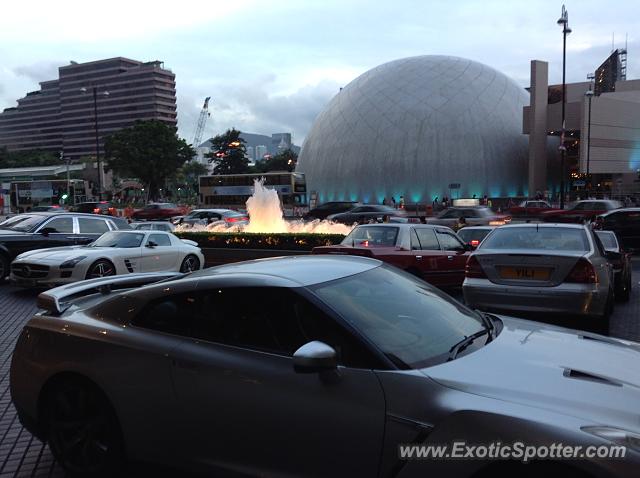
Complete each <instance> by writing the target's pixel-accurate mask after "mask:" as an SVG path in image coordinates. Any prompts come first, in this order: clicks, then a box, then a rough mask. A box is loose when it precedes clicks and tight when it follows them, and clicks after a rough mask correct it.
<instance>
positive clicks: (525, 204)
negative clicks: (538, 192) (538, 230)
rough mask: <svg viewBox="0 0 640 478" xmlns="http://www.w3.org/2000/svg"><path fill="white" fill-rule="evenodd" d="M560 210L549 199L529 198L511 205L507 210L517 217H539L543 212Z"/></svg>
mask: <svg viewBox="0 0 640 478" xmlns="http://www.w3.org/2000/svg"><path fill="white" fill-rule="evenodd" d="M558 210H559V209H557V208H554V207H552V206H551V204H549V203H548V202H547V201H541V200H538V199H527V200H526V201H522V202H521V203H520V205H518V206H514V207H510V208H509V209H507V210H506V212H507V213H509V214H511V215H512V216H515V217H532V216H533V217H537V216H539V215H540V214H542V213H543V212H547V211H558Z"/></svg>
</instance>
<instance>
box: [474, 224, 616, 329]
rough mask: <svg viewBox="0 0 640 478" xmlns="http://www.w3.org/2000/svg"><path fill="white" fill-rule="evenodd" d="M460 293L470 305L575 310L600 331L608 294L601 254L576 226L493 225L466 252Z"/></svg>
mask: <svg viewBox="0 0 640 478" xmlns="http://www.w3.org/2000/svg"><path fill="white" fill-rule="evenodd" d="M462 291H463V293H464V299H465V302H466V303H467V305H469V306H470V307H473V308H479V309H482V310H499V311H519V312H545V313H548V312H561V313H568V314H577V315H581V316H589V317H593V318H595V320H596V323H595V325H596V326H599V328H601V329H606V330H608V325H609V315H610V312H611V310H612V307H613V294H614V292H613V281H612V267H611V264H610V262H609V260H608V257H607V252H606V251H605V250H604V248H603V246H602V243H601V242H600V240H599V239H598V238H597V237H595V235H594V234H593V231H592V230H591V229H590V228H589V227H587V226H583V225H578V224H517V225H508V226H503V227H500V228H497V229H495V230H494V231H493V232H491V233H490V234H489V235H488V236H487V237H486V238H485V239H484V241H482V242H481V243H480V246H479V247H478V249H477V250H476V251H475V252H474V253H473V254H471V255H470V256H469V259H468V261H467V267H466V271H465V280H464V283H463V285H462ZM589 325H593V324H589Z"/></svg>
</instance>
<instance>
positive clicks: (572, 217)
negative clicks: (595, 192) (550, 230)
mask: <svg viewBox="0 0 640 478" xmlns="http://www.w3.org/2000/svg"><path fill="white" fill-rule="evenodd" d="M621 207H622V204H620V202H618V201H612V200H610V199H586V200H584V201H578V202H577V203H575V204H574V205H573V206H572V207H570V208H569V209H557V210H555V211H547V212H543V213H542V214H541V215H540V218H541V219H542V220H543V221H544V222H583V221H586V220H590V219H593V218H594V217H595V216H599V215H600V214H603V213H605V212H607V211H612V210H614V209H619V208H621Z"/></svg>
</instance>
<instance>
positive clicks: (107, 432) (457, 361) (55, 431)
mask: <svg viewBox="0 0 640 478" xmlns="http://www.w3.org/2000/svg"><path fill="white" fill-rule="evenodd" d="M161 279H164V280H163V281H161V282H156V283H154V281H159V280H161ZM39 304H40V306H41V308H42V309H44V310H43V311H42V312H40V313H38V314H36V315H35V317H33V319H31V320H30V321H29V322H28V323H27V325H26V327H25V328H24V330H23V331H22V333H21V335H20V337H19V339H18V341H17V344H16V348H15V351H14V353H13V361H12V364H11V396H12V399H13V402H14V404H15V406H16V409H17V410H18V414H19V417H20V420H21V421H22V423H23V424H25V426H26V427H27V428H28V429H29V430H31V431H32V432H34V433H35V434H36V435H37V436H38V437H40V438H42V439H43V440H47V441H48V442H49V444H50V447H51V449H52V451H53V453H54V455H55V457H56V459H57V460H58V461H59V462H60V463H61V464H62V465H63V466H64V467H65V468H66V469H67V470H70V471H72V472H73V473H74V474H77V475H80V474H83V473H88V472H100V473H101V474H103V475H105V476H119V475H118V468H119V467H120V466H121V465H122V462H123V460H124V458H125V457H127V458H129V459H132V460H136V461H148V462H154V463H163V464H168V465H173V466H180V467H184V468H190V469H195V470H208V471H209V475H208V476H213V473H215V471H217V470H221V469H222V470H226V471H232V472H235V473H236V474H241V475H243V476H245V475H250V476H273V477H275V476H281V477H284V476H287V477H303V476H317V477H321V476H322V477H328V476H331V477H342V476H344V477H350V478H351V477H376V476H380V477H382V476H398V477H400V478H402V477H420V478H422V477H427V476H433V477H440V476H450V477H472V476H473V477H478V476H502V475H504V474H505V473H509V476H520V477H522V476H526V477H531V476H539V475H537V474H538V473H540V472H541V471H542V469H543V468H544V471H545V473H546V474H545V475H542V476H554V475H559V476H564V477H568V476H585V475H583V474H587V475H588V476H590V477H603V478H604V477H613V476H622V477H624V476H629V477H631V476H637V471H638V469H639V467H640V423H638V403H639V402H640V372H639V370H638V366H637V364H638V363H640V345H639V344H636V343H632V342H626V341H621V340H615V339H610V338H608V337H602V336H599V335H595V334H586V333H580V334H578V333H576V332H575V331H572V330H568V329H562V328H557V327H551V326H542V325H541V324H538V323H534V322H527V321H523V320H518V319H513V318H509V317H501V316H496V315H489V314H481V313H478V312H474V311H472V310H470V309H468V308H466V307H465V306H464V305H462V304H460V303H458V302H456V301H455V300H453V299H452V298H450V297H449V296H447V295H445V294H443V293H441V292H439V291H438V290H437V289H435V288H433V287H432V286H430V285H428V284H426V283H425V282H423V281H421V280H419V279H417V278H415V277H414V276H412V275H409V274H406V273H404V272H402V271H400V270H398V269H396V268H394V267H392V266H388V265H385V264H383V263H382V262H380V261H377V260H374V259H367V258H362V257H353V256H341V257H334V256H307V257H288V258H274V259H268V260H258V261H250V262H244V263H236V264H229V265H225V266H221V267H215V268H211V269H206V270H203V271H198V272H194V273H191V274H187V275H175V274H173V275H172V274H171V273H156V274H152V275H143V274H140V275H135V274H133V275H128V276H122V277H111V278H102V279H96V280H93V281H85V282H81V283H78V284H73V285H69V286H65V287H63V288H58V289H52V290H50V291H47V292H45V293H43V294H41V295H40V297H39ZM586 338H588V339H589V340H585V339H586ZM523 377H524V378H526V379H523ZM558 397H561V399H559V398H558ZM461 441H463V442H466V443H467V444H469V445H471V444H474V445H484V446H485V447H489V446H491V444H493V446H494V447H495V445H496V443H498V442H499V443H501V444H503V445H510V444H513V445H514V446H515V444H517V443H520V444H521V445H522V444H523V443H524V444H527V446H529V445H530V446H533V447H540V446H547V447H550V446H552V444H557V443H563V444H564V445H567V446H569V445H575V446H579V447H583V449H586V448H587V447H588V446H592V445H602V446H606V445H613V444H617V445H624V446H626V455H625V457H624V458H623V459H617V460H614V459H603V458H598V457H597V456H598V455H595V454H594V455H589V456H585V457H584V458H582V459H580V460H572V461H564V462H561V463H557V462H555V461H543V462H538V463H530V464H526V465H523V464H522V461H521V460H515V461H513V460H512V461H509V460H507V461H506V462H505V461H499V460H497V459H496V458H495V457H494V458H493V459H488V457H487V456H486V455H484V459H480V458H482V457H481V456H480V455H479V456H478V457H477V458H478V459H466V460H443V459H410V458H409V457H408V456H407V455H406V454H405V455H404V456H402V455H403V452H402V451H401V450H402V447H403V446H404V445H407V444H416V445H424V446H425V447H427V446H430V445H434V446H444V447H449V452H453V448H452V447H454V446H455V447H459V445H460V443H461ZM454 444H456V445H454ZM547 449H548V448H547ZM605 451H606V450H605ZM420 453H422V452H420ZM440 456H443V455H440ZM618 456H619V455H618ZM501 457H502V458H505V457H504V456H501ZM414 458H415V455H414ZM516 458H517V457H516ZM520 458H522V456H520ZM538 465H540V466H538ZM215 476H218V475H217V474H216V475H215Z"/></svg>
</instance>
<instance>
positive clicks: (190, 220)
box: [171, 209, 249, 227]
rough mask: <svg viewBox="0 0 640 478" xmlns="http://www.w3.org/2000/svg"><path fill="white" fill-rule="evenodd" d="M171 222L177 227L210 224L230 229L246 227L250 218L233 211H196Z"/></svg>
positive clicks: (175, 218)
mask: <svg viewBox="0 0 640 478" xmlns="http://www.w3.org/2000/svg"><path fill="white" fill-rule="evenodd" d="M171 222H173V224H175V225H176V226H177V225H184V226H194V225H201V226H207V225H209V224H223V225H225V226H228V227H231V226H246V225H247V224H249V216H247V215H246V214H242V213H239V212H238V211H234V210H232V209H194V210H193V211H191V212H190V213H189V214H187V215H186V216H177V217H174V218H172V219H171Z"/></svg>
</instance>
